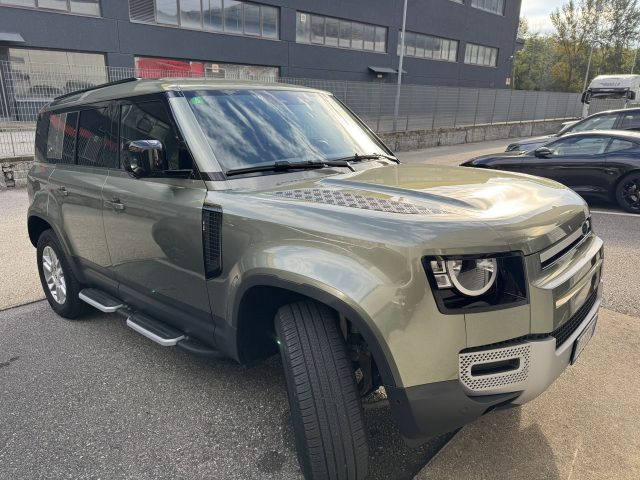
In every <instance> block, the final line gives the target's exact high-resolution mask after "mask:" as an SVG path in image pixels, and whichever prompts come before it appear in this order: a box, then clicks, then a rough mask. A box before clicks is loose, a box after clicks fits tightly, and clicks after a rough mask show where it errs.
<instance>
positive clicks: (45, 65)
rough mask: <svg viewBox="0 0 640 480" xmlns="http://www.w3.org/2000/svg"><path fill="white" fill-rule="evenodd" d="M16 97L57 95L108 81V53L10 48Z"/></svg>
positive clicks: (44, 97)
mask: <svg viewBox="0 0 640 480" xmlns="http://www.w3.org/2000/svg"><path fill="white" fill-rule="evenodd" d="M9 61H10V62H11V75H12V79H13V93H14V96H15V97H16V100H19V99H33V98H42V99H49V100H51V99H52V98H53V97H56V96H58V95H62V94H65V93H69V92H73V91H75V90H80V89H83V88H89V87H92V86H94V85H99V84H101V83H105V82H106V81H107V72H106V68H105V61H104V55H100V54H94V53H78V52H62V51H57V50H35V49H27V48H10V49H9Z"/></svg>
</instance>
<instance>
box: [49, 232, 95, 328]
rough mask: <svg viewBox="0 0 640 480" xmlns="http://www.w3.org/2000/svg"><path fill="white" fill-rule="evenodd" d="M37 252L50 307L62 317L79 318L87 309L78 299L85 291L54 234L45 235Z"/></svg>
mask: <svg viewBox="0 0 640 480" xmlns="http://www.w3.org/2000/svg"><path fill="white" fill-rule="evenodd" d="M37 252H38V253H37V255H38V273H39V274H40V282H41V283H42V289H43V290H44V293H45V295H46V296H47V300H48V301H49V305H51V308H52V309H53V311H54V312H56V313H57V314H58V315H60V316H61V317H64V318H69V319H76V318H78V317H79V316H81V315H82V314H83V313H85V312H86V311H87V307H88V305H87V304H86V303H84V302H83V301H82V300H80V298H78V294H79V293H80V290H81V288H82V287H81V285H80V282H79V281H78V279H77V278H76V276H75V275H74V274H73V270H71V267H70V266H69V261H68V260H67V258H66V256H65V254H64V250H62V247H61V246H60V243H59V242H58V239H57V237H56V235H55V234H54V233H53V231H52V230H45V231H44V232H42V234H41V235H40V237H39V238H38V244H37Z"/></svg>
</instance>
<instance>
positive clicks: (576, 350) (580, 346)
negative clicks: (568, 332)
mask: <svg viewBox="0 0 640 480" xmlns="http://www.w3.org/2000/svg"><path fill="white" fill-rule="evenodd" d="M597 321H598V317H597V316H596V317H594V318H593V320H591V322H590V323H589V325H587V326H586V328H585V329H584V330H583V331H582V333H581V334H580V336H579V337H578V338H576V343H575V344H574V346H573V355H572V356H571V364H574V363H576V360H577V359H578V356H579V355H580V354H581V353H582V351H583V350H584V347H586V346H587V343H589V340H591V337H593V334H594V333H595V331H596V322H597Z"/></svg>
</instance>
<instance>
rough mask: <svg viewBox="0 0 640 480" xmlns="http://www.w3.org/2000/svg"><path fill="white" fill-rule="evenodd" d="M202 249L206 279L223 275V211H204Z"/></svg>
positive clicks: (211, 209) (209, 209)
mask: <svg viewBox="0 0 640 480" xmlns="http://www.w3.org/2000/svg"><path fill="white" fill-rule="evenodd" d="M202 248H203V250H204V251H203V254H204V272H205V276H206V278H213V277H217V276H218V275H220V274H221V273H222V209H221V208H215V207H204V208H203V209H202Z"/></svg>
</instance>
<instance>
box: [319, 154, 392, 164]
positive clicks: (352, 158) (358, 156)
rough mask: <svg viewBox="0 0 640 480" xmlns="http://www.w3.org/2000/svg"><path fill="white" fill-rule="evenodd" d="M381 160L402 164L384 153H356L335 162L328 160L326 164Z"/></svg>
mask: <svg viewBox="0 0 640 480" xmlns="http://www.w3.org/2000/svg"><path fill="white" fill-rule="evenodd" d="M380 158H386V159H387V160H391V161H392V162H396V163H400V160H398V159H397V158H396V157H392V156H391V155H385V154H384V153H368V154H359V153H355V154H353V155H351V156H349V157H342V158H336V159H334V160H327V161H326V162H327V163H329V162H362V161H363V160H378V159H380Z"/></svg>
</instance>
